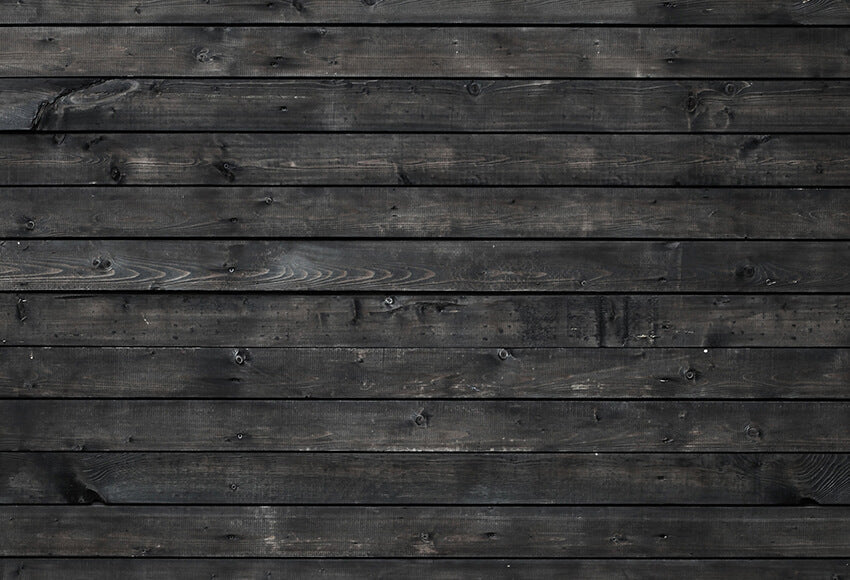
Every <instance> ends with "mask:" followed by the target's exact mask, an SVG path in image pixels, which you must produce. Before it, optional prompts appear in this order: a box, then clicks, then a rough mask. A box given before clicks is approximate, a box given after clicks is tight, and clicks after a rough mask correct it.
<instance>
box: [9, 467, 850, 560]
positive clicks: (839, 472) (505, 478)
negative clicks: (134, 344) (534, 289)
mask: <svg viewBox="0 0 850 580" xmlns="http://www.w3.org/2000/svg"><path fill="white" fill-rule="evenodd" d="M0 472H2V473H3V475H4V477H3V478H0V503H5V504H90V503H93V502H94V503H106V504H109V505H117V504H185V503H190V504H410V503H414V504H420V505H422V504H693V505H700V504H705V505H709V504H725V505H729V504H742V505H796V504H809V503H817V504H820V505H827V504H850V456H848V455H846V454H840V455H836V454H810V455H797V454H793V455H789V454H775V455H774V454H764V453H759V454H724V455H717V454H696V453H686V454H667V453H665V454H648V453H629V454H610V453H603V454H601V455H600V454H593V453H581V454H540V453H524V454H506V453H493V454H474V453H448V454H442V453H436V454H434V453H429V454H422V453H389V454H383V453H366V454H349V453H226V454H222V453H202V454H198V453H104V454H94V453H0ZM0 577H1V576H0Z"/></svg>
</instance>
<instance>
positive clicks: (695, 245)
mask: <svg viewBox="0 0 850 580" xmlns="http://www.w3.org/2000/svg"><path fill="white" fill-rule="evenodd" d="M848 272H850V243H847V242H790V243H789V242H775V241H774V242H710V241H700V242H634V241H626V242H608V241H600V242H590V241H578V242H547V241H537V240H535V241H526V240H523V241H517V240H511V241H504V242H500V241H495V240H493V241H469V240H465V241H462V242H459V241H427V242H419V241H392V242H389V241H379V242H369V241H337V242H310V241H307V242H278V241H276V242H265V241H264V242H258V241H253V242H251V241H234V242H218V241H206V240H205V241H202V242H195V241H183V242H174V241H160V240H156V241H150V240H149V241H141V242H127V241H121V240H110V241H105V240H94V241H65V240H63V241H23V242H15V243H4V242H0V291H18V290H61V291H92V290H202V291H240V290H277V291H294V292H306V291H334V292H340V291H341V292H345V291H351V290H364V291H389V292H392V291H447V292H534V291H557V292H570V291H574V292H770V293H773V292H842V291H844V290H845V289H846V288H848V286H850V273H848Z"/></svg>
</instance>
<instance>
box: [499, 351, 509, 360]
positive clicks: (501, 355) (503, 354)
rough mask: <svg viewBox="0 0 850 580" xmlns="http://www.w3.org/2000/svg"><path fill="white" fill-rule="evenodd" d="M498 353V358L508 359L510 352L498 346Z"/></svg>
mask: <svg viewBox="0 0 850 580" xmlns="http://www.w3.org/2000/svg"><path fill="white" fill-rule="evenodd" d="M498 355H499V358H500V359H502V360H507V359H508V357H509V356H510V353H509V352H508V351H507V350H506V349H504V348H500V349H499V352H498Z"/></svg>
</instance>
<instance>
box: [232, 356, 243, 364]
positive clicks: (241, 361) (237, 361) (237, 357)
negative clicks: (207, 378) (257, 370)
mask: <svg viewBox="0 0 850 580" xmlns="http://www.w3.org/2000/svg"><path fill="white" fill-rule="evenodd" d="M233 360H234V361H236V364H238V365H241V364H244V363H245V356H244V355H243V354H241V353H237V354H236V356H235V357H233Z"/></svg>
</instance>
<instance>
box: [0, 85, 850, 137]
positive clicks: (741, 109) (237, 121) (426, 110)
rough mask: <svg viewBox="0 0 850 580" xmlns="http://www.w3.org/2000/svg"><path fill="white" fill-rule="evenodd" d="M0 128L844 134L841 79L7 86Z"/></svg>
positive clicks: (849, 111)
mask: <svg viewBox="0 0 850 580" xmlns="http://www.w3.org/2000/svg"><path fill="white" fill-rule="evenodd" d="M0 95H2V96H3V100H4V106H3V110H2V111H0V130H30V129H33V130H39V131H127V130H135V131H177V130H182V131H199V130H212V131H271V130H277V131H317V130H321V131H402V132H409V131H478V132H480V131H497V132H498V131H502V132H510V131H519V132H534V131H545V132H552V131H586V132H593V131H606V132H621V133H623V132H630V131H635V132H648V133H654V132H686V133H698V132H721V133H725V132H773V131H778V132H793V131H800V132H805V133H812V132H821V133H840V132H847V131H848V130H850V121H848V119H850V105H848V101H850V99H849V98H848V97H850V83H848V82H846V81H826V82H824V81H817V82H816V81H793V80H788V81H678V82H674V81H651V82H650V81H645V80H621V81H605V80H594V81H581V80H486V81H484V80H482V81H469V80H430V79H427V80H417V79H405V80H400V79H399V80H396V79H390V80H386V79H385V80H356V79H352V80H347V79H346V80H289V79H278V80H223V79H215V80H205V79H197V80H196V79H108V80H100V79H73V80H72V79H64V80H63V79H6V80H0Z"/></svg>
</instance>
